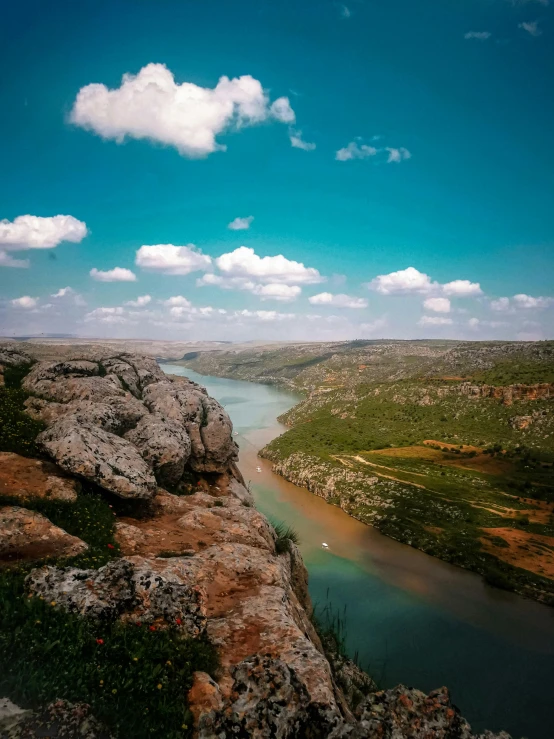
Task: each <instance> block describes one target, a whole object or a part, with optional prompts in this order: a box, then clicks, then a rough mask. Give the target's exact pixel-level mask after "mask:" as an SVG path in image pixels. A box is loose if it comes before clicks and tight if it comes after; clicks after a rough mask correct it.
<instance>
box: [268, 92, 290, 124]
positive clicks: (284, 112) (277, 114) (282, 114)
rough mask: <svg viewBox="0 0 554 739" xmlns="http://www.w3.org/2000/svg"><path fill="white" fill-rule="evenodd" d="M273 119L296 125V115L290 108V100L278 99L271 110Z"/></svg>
mask: <svg viewBox="0 0 554 739" xmlns="http://www.w3.org/2000/svg"><path fill="white" fill-rule="evenodd" d="M269 111H270V113H271V115H272V116H273V118H275V119H276V120H278V121H281V123H294V122H295V120H296V115H295V114H294V110H293V109H292V108H291V107H290V100H289V99H288V98H285V97H283V98H277V100H275V101H274V102H273V103H272V104H271V107H270V109H269Z"/></svg>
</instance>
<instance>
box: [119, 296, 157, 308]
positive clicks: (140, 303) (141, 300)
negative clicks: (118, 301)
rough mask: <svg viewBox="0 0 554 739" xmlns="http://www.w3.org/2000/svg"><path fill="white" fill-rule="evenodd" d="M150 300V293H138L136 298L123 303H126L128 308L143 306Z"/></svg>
mask: <svg viewBox="0 0 554 739" xmlns="http://www.w3.org/2000/svg"><path fill="white" fill-rule="evenodd" d="M151 300H152V298H151V297H150V295H139V297H138V298H137V299H136V300H128V301H127V302H126V303H125V305H128V306H129V307H130V308H144V306H145V305H148V303H150V301H151Z"/></svg>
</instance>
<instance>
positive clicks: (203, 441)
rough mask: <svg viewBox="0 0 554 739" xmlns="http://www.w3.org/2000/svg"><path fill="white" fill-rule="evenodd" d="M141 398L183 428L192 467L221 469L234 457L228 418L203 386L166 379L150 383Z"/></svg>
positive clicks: (235, 449) (159, 413)
mask: <svg viewBox="0 0 554 739" xmlns="http://www.w3.org/2000/svg"><path fill="white" fill-rule="evenodd" d="M143 400H144V403H145V405H146V406H147V408H148V409H149V410H150V411H151V412H152V413H155V414H156V415H158V416H160V417H161V418H163V419H170V420H173V421H177V422H179V423H181V424H182V425H183V426H184V427H185V428H186V430H187V433H188V435H189V437H190V440H191V447H192V449H191V458H190V461H189V464H190V466H191V467H192V468H193V469H194V470H196V471H198V472H223V471H224V470H226V469H227V468H228V467H229V465H230V464H231V462H233V461H234V460H235V459H236V457H237V451H238V450H237V445H236V444H235V442H234V441H233V436H232V432H233V426H232V424H231V419H230V418H229V416H228V415H227V413H226V412H225V410H224V409H223V408H222V406H221V405H220V404H219V403H218V402H217V401H216V400H214V399H213V398H210V397H208V395H207V394H206V391H205V390H204V389H203V388H199V387H198V386H197V385H196V384H195V383H176V382H171V381H169V380H167V381H165V382H158V383H155V384H151V385H149V386H148V387H147V388H146V390H145V391H144V393H143Z"/></svg>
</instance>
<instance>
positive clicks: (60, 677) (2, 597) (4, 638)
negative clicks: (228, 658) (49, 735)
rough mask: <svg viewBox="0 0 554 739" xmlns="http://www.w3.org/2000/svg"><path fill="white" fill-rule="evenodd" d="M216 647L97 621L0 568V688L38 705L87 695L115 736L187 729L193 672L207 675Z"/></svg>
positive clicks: (184, 733)
mask: <svg viewBox="0 0 554 739" xmlns="http://www.w3.org/2000/svg"><path fill="white" fill-rule="evenodd" d="M216 668H217V660H216V655H215V650H214V648H213V647H212V646H211V645H210V644H209V643H208V642H207V641H206V640H204V639H199V640H193V639H183V638H182V637H181V636H180V635H179V634H178V633H177V631H176V629H173V628H169V629H166V630H156V631H151V630H150V629H149V628H148V627H147V626H141V627H137V626H126V625H123V624H121V623H120V622H111V623H103V622H101V623H99V622H95V621H92V620H89V619H83V618H81V617H78V616H75V615H72V614H68V613H65V612H62V611H60V610H59V609H57V608H55V607H53V606H52V605H51V604H48V603H46V602H44V601H43V600H40V599H39V598H28V597H26V596H25V593H24V579H23V574H22V573H20V572H16V571H13V570H11V571H7V572H4V573H3V574H1V575H0V693H1V694H2V695H9V696H10V697H11V699H12V700H14V701H15V702H16V703H19V704H21V705H23V706H31V707H33V708H38V707H40V706H42V705H44V704H46V703H48V702H50V701H52V700H55V699H57V698H59V697H60V696H63V698H64V699H66V700H69V701H72V702H86V703H88V704H90V705H91V707H92V712H93V714H94V715H95V716H96V717H97V718H98V719H99V720H100V721H102V722H104V723H105V724H106V725H107V726H108V728H109V729H110V730H111V731H113V733H114V735H115V736H116V737H121V738H122V739H123V738H124V737H131V736H132V737H134V738H136V739H148V738H149V737H159V736H163V737H167V739H178V738H179V739H180V738H184V737H189V736H192V716H191V714H190V711H189V710H188V706H187V692H188V690H189V689H190V687H191V686H192V681H193V673H194V671H196V670H203V671H206V672H208V673H211V674H213V673H214V671H215V670H216Z"/></svg>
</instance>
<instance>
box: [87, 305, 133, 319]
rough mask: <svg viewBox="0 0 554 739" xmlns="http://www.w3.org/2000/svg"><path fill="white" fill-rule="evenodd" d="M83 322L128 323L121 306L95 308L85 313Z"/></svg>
mask: <svg viewBox="0 0 554 739" xmlns="http://www.w3.org/2000/svg"><path fill="white" fill-rule="evenodd" d="M84 320H85V322H87V323H90V322H91V321H96V322H99V323H128V322H129V319H128V318H127V317H126V316H125V311H124V310H123V308H122V307H121V306H117V307H116V308H95V309H94V310H93V311H91V312H90V313H87V314H86V315H85V318H84Z"/></svg>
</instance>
